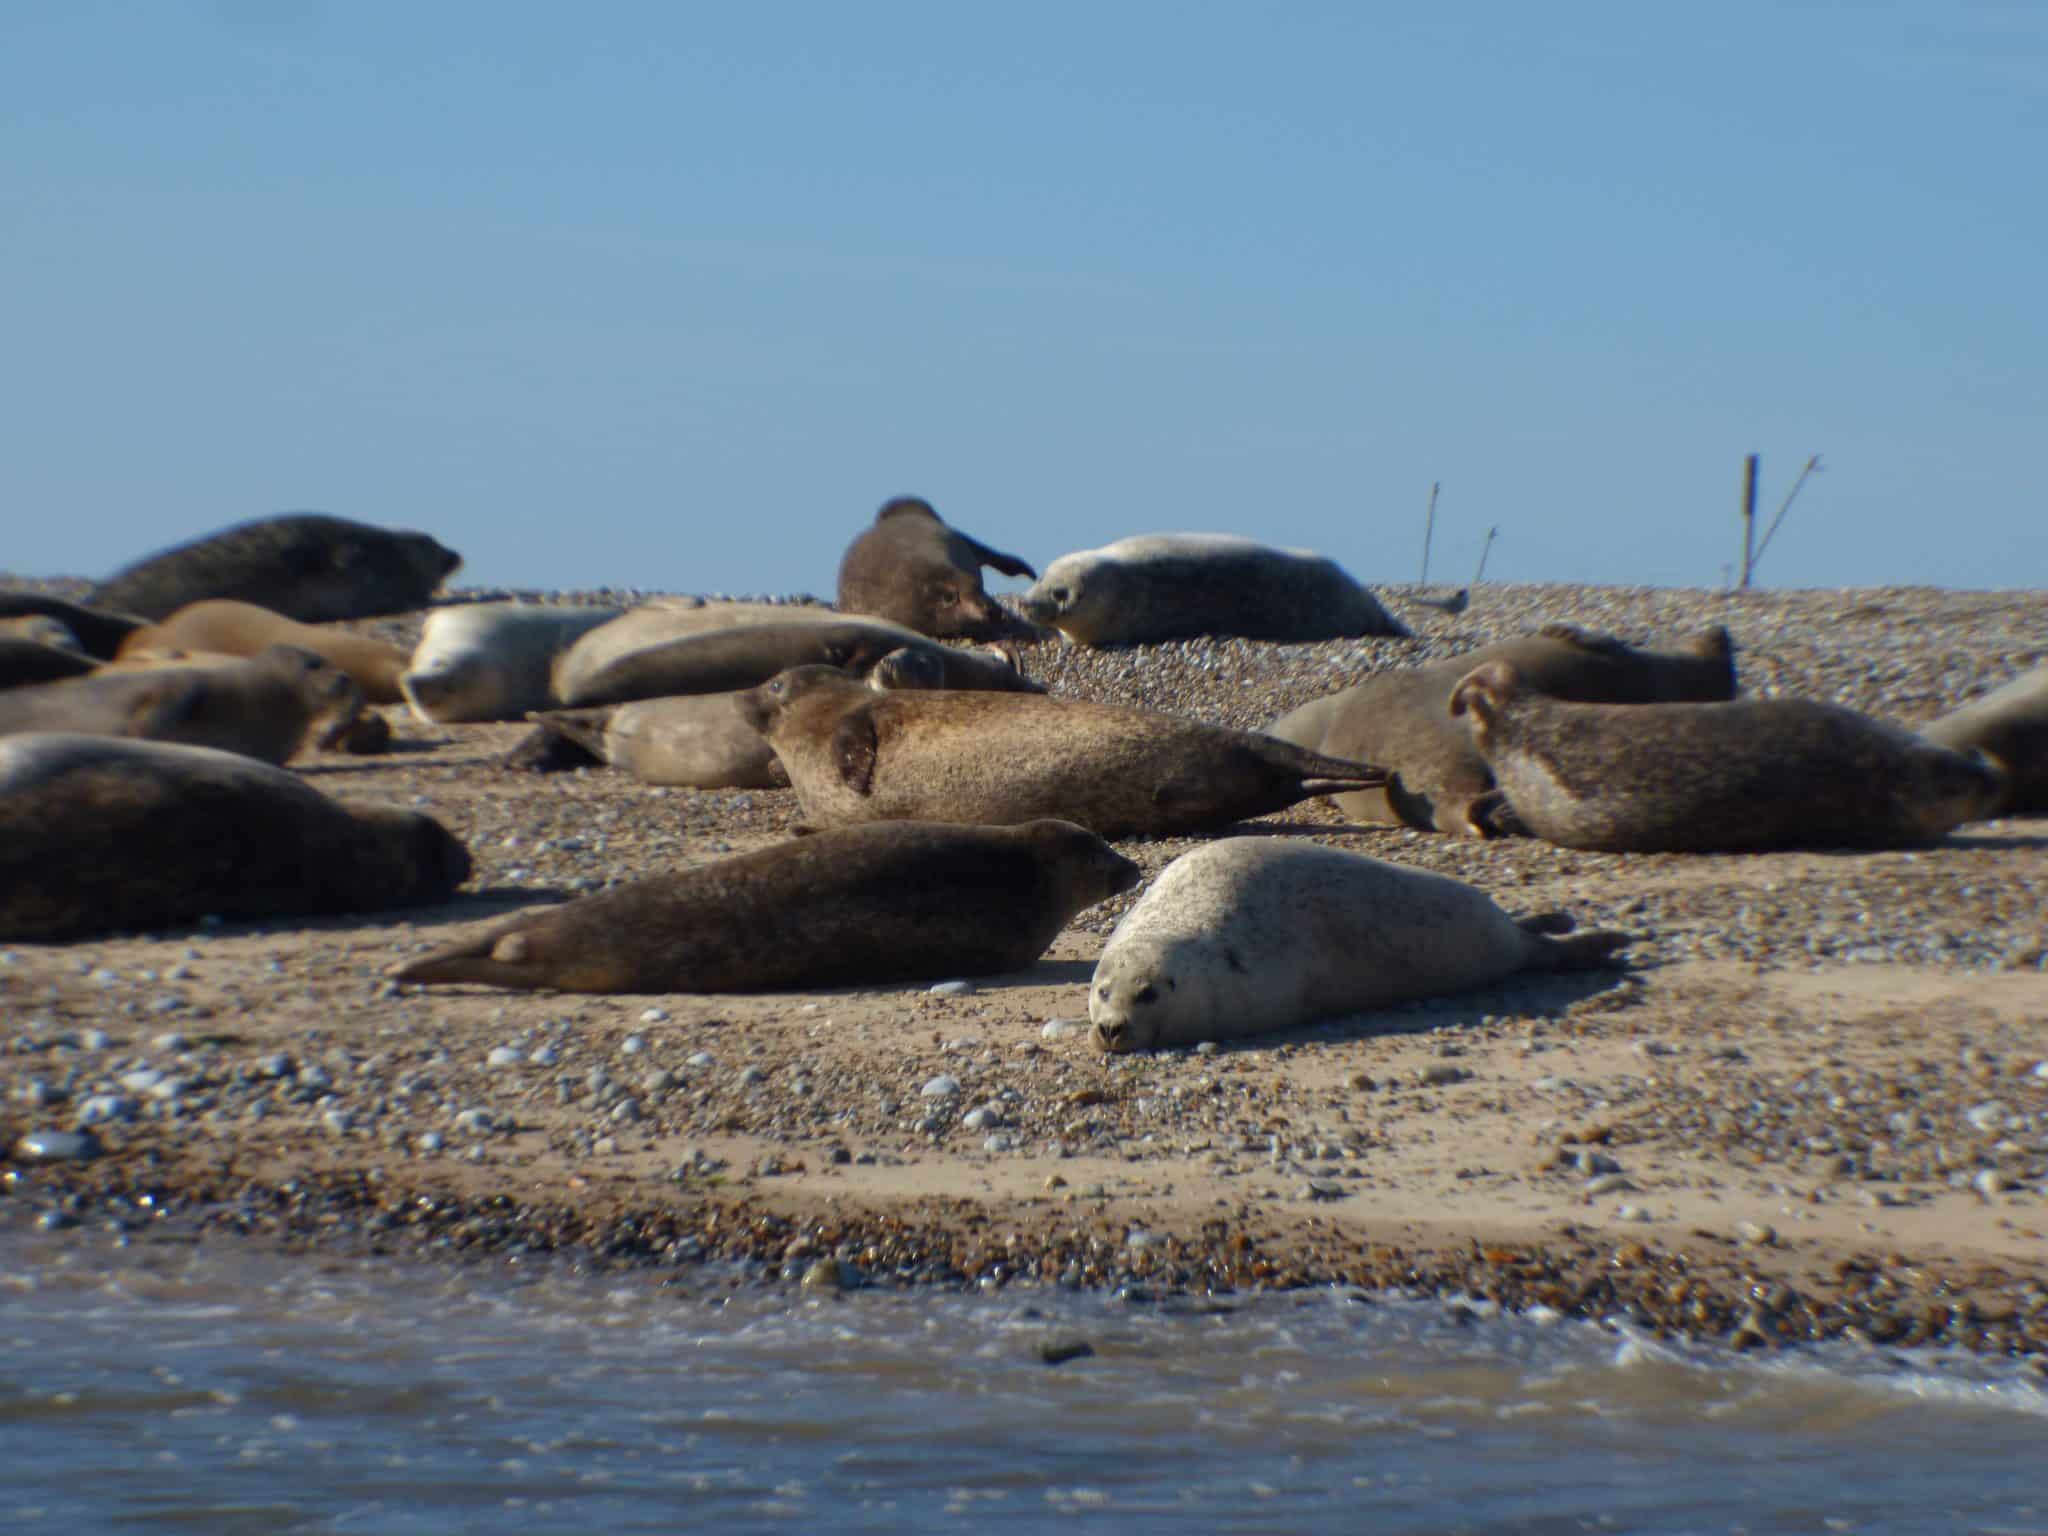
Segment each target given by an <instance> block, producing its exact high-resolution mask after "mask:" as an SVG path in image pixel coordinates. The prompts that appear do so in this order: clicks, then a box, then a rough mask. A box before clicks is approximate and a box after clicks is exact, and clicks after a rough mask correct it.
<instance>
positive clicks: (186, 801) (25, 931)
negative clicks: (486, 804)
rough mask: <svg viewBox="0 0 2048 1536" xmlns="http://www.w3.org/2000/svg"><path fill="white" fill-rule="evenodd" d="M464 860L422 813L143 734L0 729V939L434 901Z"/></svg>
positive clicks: (465, 870) (452, 884)
mask: <svg viewBox="0 0 2048 1536" xmlns="http://www.w3.org/2000/svg"><path fill="white" fill-rule="evenodd" d="M468 878H469V855H468V853H467V852H466V851H465V850H464V848H463V846H462V844H461V843H460V842H459V841H457V840H456V838H455V837H454V836H453V835H452V834H451V833H450V832H449V831H448V830H447V828H445V827H443V826H442V825H441V824H440V823H439V822H437V821H435V820H433V819H432V818H431V817H427V816H423V815H421V814H420V813H419V812H417V811H412V810H404V809H400V808H398V807H395V806H352V805H342V804H340V803H339V802H337V801H334V800H331V799H329V798H328V797H327V796H325V795H323V794H321V793H320V792H319V791H318V790H316V789H314V788H313V787H312V786H311V785H309V784H307V783H306V782H305V781H304V780H303V779H301V778H299V776H298V775H297V774H295V773H292V772H290V771H289V770H287V769H282V768H275V767H271V766H270V765H268V764H265V763H259V762H256V761H254V760H252V759H250V758H247V757H241V756H237V755H235V754H233V753H228V752H216V751H213V750H211V749H209V748H206V747H192V746H183V745H176V744H172V743H167V742H155V741H124V740H119V739H116V738H113V737H106V736H84V735H76V734H70V733H45V732H33V733H28V734H24V735H19V736H8V737H5V738H0V939H14V940H28V941H36V942H42V941H49V940H57V939H70V938H78V937H82V936H85V935H88V934H97V933H113V932H120V931H123V930H131V929H136V928H151V927H156V926H158V925H161V924H165V923H184V922H193V921H196V920H197V919H199V918H201V917H204V916H208V915H212V916H218V917H241V918H267V917H281V916H288V915H299V914H304V913H316V912H364V911H371V910H375V909H380V908H386V907H404V906H419V905H425V904H428V903H431V902H437V901H442V900H445V899H446V898H447V897H448V896H449V895H451V894H452V893H453V892H454V890H455V888H456V887H457V886H459V885H461V884H462V882H463V881H465V880H467V879H468Z"/></svg>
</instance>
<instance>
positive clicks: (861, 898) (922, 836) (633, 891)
mask: <svg viewBox="0 0 2048 1536" xmlns="http://www.w3.org/2000/svg"><path fill="white" fill-rule="evenodd" d="M1137 883H1138V866H1137V865H1135V864H1133V863H1132V862H1131V861H1130V860H1129V859H1126V858H1125V857H1123V855H1121V854H1119V853H1118V852H1117V851H1116V850H1115V849H1113V848H1111V847H1110V846H1109V845H1108V844H1107V843H1105V842H1103V841H1102V839H1101V838H1099V837H1097V836H1095V835H1094V834H1093V833H1092V832H1087V831H1084V830H1083V829H1082V828H1080V827H1076V826H1073V825H1070V824H1069V823H1066V822H1061V821H1033V822H1028V823H1026V824H1025V825H1023V826H1018V827H962V826H947V825H943V824H939V823H932V822H917V823H898V824H894V825H890V826H876V827H848V828H846V829H844V830H842V831H838V832H829V833H824V834H821V835H820V836H817V837H810V838H803V839H800V840H798V841H794V842H786V843H780V844H777V845H775V846H774V847H770V848H763V849H759V850H757V851H755V852H753V853H743V854H737V855H734V856H732V857H729V858H723V859H719V860H718V861H716V862H715V863H711V864H704V865H699V866H698V867H697V868H695V869H688V870H683V871H681V872H680V873H677V874H671V875H659V876H656V877H655V878H653V879H651V880H642V881H639V882H637V883H636V884H633V885H629V886H624V887H621V888H620V889H618V890H615V891H606V892H603V893H602V894H600V895H596V896H586V897H584V898H582V899H581V900H578V901H572V902H569V903H568V904H566V905H564V906H560V907H555V908H552V909H550V910H548V911H544V912H538V913H529V914H522V915H521V916H518V917H515V918H512V919H510V920H509V921H506V922H503V923H500V924H498V925H497V926H495V927H493V928H490V929H487V930H486V931H485V932H483V933H482V934H479V935H477V936H476V937H475V938H472V939H467V940H463V941H461V942H459V943H456V944H451V945H449V946H448V947H447V948H445V949H441V950H437V951H435V952H434V953H433V954H430V955H427V956H424V957H423V958H421V959H418V960H413V961H410V962H407V963H405V964H401V965H398V966H395V967H393V968H392V969H391V970H390V971H388V972H387V974H388V975H390V976H391V977H393V978H394V979H395V980H398V981H402V982H413V983H423V984H428V985H432V984H438V983H444V982H476V983H479V984H481V985H484V986H495V987H549V988H553V989H554V990H555V991H558V992H766V991H777V990H781V989H785V988H795V987H822V986H844V985H849V984H854V983H862V982H900V981H930V980H934V979H938V978H943V977H952V976H983V975H990V974H994V973H999V972H1003V971H1016V970H1022V969H1024V968H1025V967H1026V966H1029V965H1031V964H1032V963H1033V962H1034V961H1036V960H1037V959H1038V957H1039V956H1040V955H1042V954H1044V953H1045V951H1046V948H1047V947H1048V946H1049V945H1050V944H1051V943H1052V941H1053V939H1054V938H1055V937H1057V936H1058V934H1059V931H1060V930H1061V929H1062V928H1064V927H1065V926H1066V925H1067V922H1068V920H1069V919H1071V918H1072V917H1073V916H1074V914H1075V913H1077V912H1079V911H1080V910H1081V909H1082V908H1084V907H1089V906H1093V905H1094V904H1095V903H1096V902H1098V901H1104V900H1107V899H1108V898H1109V897H1111V896H1115V895H1118V894H1120V893H1122V892H1124V891H1128V890H1130V889H1131V888H1132V887H1134V886H1135V885H1136V884H1137Z"/></svg>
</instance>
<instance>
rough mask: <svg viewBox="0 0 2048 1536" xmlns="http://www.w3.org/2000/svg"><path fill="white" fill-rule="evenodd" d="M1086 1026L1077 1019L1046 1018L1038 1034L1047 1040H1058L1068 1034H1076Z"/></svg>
mask: <svg viewBox="0 0 2048 1536" xmlns="http://www.w3.org/2000/svg"><path fill="white" fill-rule="evenodd" d="M1087 1027H1088V1026H1087V1025H1086V1024H1083V1023H1082V1022H1081V1021H1080V1020H1079V1019H1047V1020H1046V1021H1045V1027H1044V1028H1042V1029H1040V1030H1039V1034H1041V1035H1043V1036H1044V1037H1045V1038H1046V1039H1048V1040H1060V1039H1064V1038H1065V1037H1066V1036H1068V1035H1078V1034H1079V1033H1081V1031H1082V1030H1084V1029H1086V1028H1087Z"/></svg>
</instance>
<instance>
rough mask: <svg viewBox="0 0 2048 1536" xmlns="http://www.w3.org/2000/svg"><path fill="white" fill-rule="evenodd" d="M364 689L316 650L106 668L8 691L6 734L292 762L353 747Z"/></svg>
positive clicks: (278, 649) (2, 720)
mask: <svg viewBox="0 0 2048 1536" xmlns="http://www.w3.org/2000/svg"><path fill="white" fill-rule="evenodd" d="M362 712H363V695H362V690H361V689H359V688H357V687H356V685H355V683H354V681H353V680H351V679H350V677H349V675H348V674H347V673H346V672H344V671H342V670H341V669H340V668H339V667H337V666H335V665H334V664H333V663H332V662H330V661H328V660H327V659H326V658H325V657H321V656H315V655H314V654H313V653H312V652H311V651H302V650H300V649H298V648H297V647H296V646H290V645H273V646H271V647H270V648H269V649H267V650H265V651H264V652H263V653H262V654H261V655H259V656H252V657H250V658H248V659H247V660H228V661H223V662H220V663H219V664H217V665H176V664H174V665H170V666H165V667H160V668H137V669H135V670H129V669H127V668H125V667H115V668H108V669H104V670H102V671H100V672H97V673H95V674H93V675H92V676H90V677H74V678H69V679H66V680H65V681H63V682H55V683H43V684H40V685H38V686H36V687H32V688H14V689H9V690H8V691H7V692H5V693H0V735H13V734H15V733H18V732H22V731H66V732H76V733H82V734H86V735H94V736H130V737H135V738H138V739H144V740H150V741H176V742H184V743H185V744H187V745H189V746H195V747H215V748H218V749H220V750H221V751H224V752H234V753H238V754H240V755H241V756H243V757H253V758H259V759H261V760H262V761H264V762H267V763H282V762H284V761H285V760H286V759H287V758H289V757H291V756H292V754H293V753H295V752H297V751H298V750H299V748H300V747H301V746H302V745H304V744H305V743H306V742H307V740H308V737H309V735H310V736H311V739H312V743H313V745H315V746H323V747H324V746H332V745H335V744H337V743H340V742H341V741H343V739H344V738H345V737H346V736H347V735H348V733H349V731H350V730H351V729H352V728H353V727H354V726H355V724H356V722H357V719H358V717H360V716H361V714H362Z"/></svg>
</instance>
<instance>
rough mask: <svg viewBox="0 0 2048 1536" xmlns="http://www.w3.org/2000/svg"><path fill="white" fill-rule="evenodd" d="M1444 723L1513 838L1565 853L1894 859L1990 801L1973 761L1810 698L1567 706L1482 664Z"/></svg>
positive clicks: (1984, 772)
mask: <svg viewBox="0 0 2048 1536" xmlns="http://www.w3.org/2000/svg"><path fill="white" fill-rule="evenodd" d="M1451 713H1452V714H1454V715H1458V716H1461V717H1463V718H1464V719H1465V720H1467V721H1468V722H1469V723H1470V727H1471V731H1472V739H1473V741H1474V743H1475V744H1476V745H1477V746H1478V748H1479V750H1480V751H1481V752H1482V753H1483V754H1484V755H1485V757H1486V761H1487V766H1488V767H1490V768H1491V769H1492V770H1493V776H1494V779H1495V780H1496V782H1497V783H1498V784H1499V786H1500V792H1501V793H1502V794H1504V795H1505V796H1506V798H1507V802H1508V804H1509V806H1510V807H1511V808H1512V809H1513V811H1514V813H1515V815H1516V817H1517V818H1518V819H1519V820H1520V821H1521V823H1522V824H1523V825H1524V826H1526V827H1527V828H1528V829H1529V830H1530V831H1531V832H1533V833H1534V834H1535V835H1536V836H1538V837H1541V838H1545V839H1547V840H1549V841H1550V842H1553V843H1558V844H1561V845H1563V846H1564V847H1567V848H1593V849H1602V850H1606V851H1609V852H1617V853H1620V852H1644V853H1649V852H1713V851H1722V852H1739V851H1745V850H1753V849H1765V848H1892V847H1910V846H1915V845H1919V844H1923V843H1931V842H1936V841H1938V840H1940V839H1941V838H1942V837H1944V836H1946V835H1947V834H1948V833H1949V832H1950V831H1951V830H1952V829H1954V828H1955V827H1957V826H1959V825H1960V824H1962V823H1963V822H1966V821H1973V820H1976V819H1977V818H1979V817H1982V816H1984V815H1987V814H1989V812H1990V810H1991V808H1992V807H1993V806H1994V805H1996V803H1997V801H1998V798H1999V796H2000V795H2001V794H2002V793H2003V792H2004V775H2003V774H2002V773H2001V772H1999V770H1998V769H1997V768H1996V767H1995V766H1993V765H1992V764H1991V763H1989V762H1988V761H1986V760H1984V759H1982V758H1977V757H1965V756H1964V755H1963V754H1961V753H1959V752H1951V751H1949V750H1948V749H1947V748H1946V747H1938V746H1935V745H1934V744H1933V743H1931V742H1927V741H1923V740H1922V739H1921V738H1919V737H1917V736H1915V735H1913V733H1912V732H1910V731H1907V730H1904V729H1902V728H1901V727H1899V726H1895V725H1890V724H1887V723H1886V722H1884V721H1882V720H1873V719H1871V718H1870V717H1869V716H1868V715H1860V714H1858V713H1857V712H1856V711H1855V710H1853V709H1845V708H1843V707H1842V706H1841V705H1839V704H1825V703H1821V702H1820V701H1818V700H1814V699H1737V700H1734V701H1732V702H1730V703H1726V704H1572V703H1567V702H1565V701H1563V700H1560V699H1553V698H1550V697H1548V696H1547V695H1545V694H1541V693H1538V692H1536V691H1535V690H1534V689H1531V688H1529V687H1528V686H1527V685H1526V684H1524V683H1523V681H1522V679H1521V677H1520V675H1519V673H1517V671H1516V670H1515V668H1514V667H1512V666H1510V665H1508V664H1507V663H1506V662H1499V661H1495V662H1488V663H1487V664H1486V665H1485V666H1483V667H1480V668H1478V669H1477V670H1476V671H1474V672H1472V673H1471V674H1469V675H1468V676H1466V677H1465V678H1463V679H1461V680H1460V681H1459V683H1458V685H1457V687H1456V688H1454V689H1452V691H1451Z"/></svg>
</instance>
